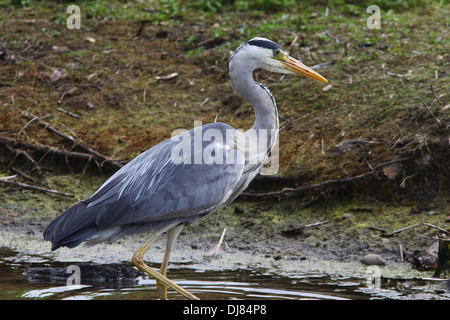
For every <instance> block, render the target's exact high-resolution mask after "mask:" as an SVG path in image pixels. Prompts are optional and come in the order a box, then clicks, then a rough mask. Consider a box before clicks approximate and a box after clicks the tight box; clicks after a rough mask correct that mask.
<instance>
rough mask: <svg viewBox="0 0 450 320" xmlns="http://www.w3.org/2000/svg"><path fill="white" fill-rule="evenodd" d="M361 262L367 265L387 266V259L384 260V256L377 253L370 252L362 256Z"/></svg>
mask: <svg viewBox="0 0 450 320" xmlns="http://www.w3.org/2000/svg"><path fill="white" fill-rule="evenodd" d="M359 261H361V263H363V264H365V265H367V266H385V265H386V264H387V263H386V260H384V259H383V258H382V257H380V256H379V255H377V254H368V255H365V256H364V257H362V258H361V260H359Z"/></svg>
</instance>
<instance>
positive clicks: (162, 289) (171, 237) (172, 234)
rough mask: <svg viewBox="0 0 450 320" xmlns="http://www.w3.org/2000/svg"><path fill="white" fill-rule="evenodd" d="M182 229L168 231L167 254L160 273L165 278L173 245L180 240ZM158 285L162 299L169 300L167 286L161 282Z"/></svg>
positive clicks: (178, 227) (179, 227)
mask: <svg viewBox="0 0 450 320" xmlns="http://www.w3.org/2000/svg"><path fill="white" fill-rule="evenodd" d="M182 229H183V225H179V226H176V227H175V228H172V229H170V230H168V231H167V243H166V252H165V253H164V259H163V262H162V264H161V270H160V272H159V273H160V274H161V275H163V276H166V273H167V267H168V266H169V259H170V254H171V252H172V248H173V244H174V243H175V240H176V239H177V238H178V235H179V234H180V232H181V230H182ZM156 285H157V287H158V291H159V297H160V299H161V300H167V286H166V285H165V284H163V283H161V282H160V281H156Z"/></svg>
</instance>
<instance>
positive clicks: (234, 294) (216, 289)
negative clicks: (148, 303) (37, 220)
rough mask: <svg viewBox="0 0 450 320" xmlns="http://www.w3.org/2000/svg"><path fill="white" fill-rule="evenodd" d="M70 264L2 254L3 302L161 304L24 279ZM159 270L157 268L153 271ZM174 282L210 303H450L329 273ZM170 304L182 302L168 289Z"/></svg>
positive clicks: (148, 282)
mask: <svg viewBox="0 0 450 320" xmlns="http://www.w3.org/2000/svg"><path fill="white" fill-rule="evenodd" d="M68 265H70V263H61V262H52V261H49V260H48V259H46V258H42V257H40V256H32V255H26V256H21V255H20V254H18V253H17V252H14V251H12V250H9V249H5V248H3V249H1V250H0V300H4V299H51V300H62V299H78V300H81V299H83V300H84V299H89V300H92V299H96V300H103V299H107V300H112V299H121V300H123V299H133V300H140V299H158V295H157V292H156V282H155V281H154V280H152V279H140V280H139V281H138V283H137V284H131V285H130V284H128V285H109V286H107V285H103V284H101V285H98V284H81V285H79V286H74V285H71V286H66V285H65V284H64V283H51V282H37V283H36V282H30V281H29V280H28V279H27V277H26V276H25V275H24V273H25V271H26V270H27V269H28V268H31V267H66V266H68ZM154 267H157V266H154ZM169 277H170V278H171V279H172V280H174V281H175V282H176V283H178V284H179V285H181V286H182V287H184V288H185V289H187V290H188V291H190V292H192V293H193V294H195V295H196V296H198V297H199V298H200V299H203V300H206V299H209V300H230V299H231V300H232V299H239V300H264V299H277V300H285V299H290V300H298V299H321V300H342V299H357V300H367V299H450V294H448V293H446V292H445V290H443V288H445V284H442V283H440V284H438V285H434V286H430V285H429V284H425V285H424V284H423V283H422V284H419V283H415V282H411V283H409V284H407V285H405V283H402V284H401V285H400V286H399V284H398V283H396V284H394V285H392V287H389V286H386V285H383V287H380V288H373V287H371V286H370V284H369V285H368V282H367V279H365V278H361V277H359V278H358V277H347V276H336V275H330V274H326V273H309V274H301V275H296V276H295V278H293V277H287V276H283V275H279V274H277V273H275V272H273V271H271V272H268V271H267V270H265V269H262V268H260V269H258V268H256V269H252V270H248V269H233V270H222V271H201V272H199V271H196V270H195V269H193V268H189V266H186V265H182V264H180V265H177V264H175V265H173V266H172V265H171V267H170V268H169ZM168 295H169V299H183V297H182V296H180V295H178V294H177V293H176V292H174V291H171V290H170V289H169V293H168Z"/></svg>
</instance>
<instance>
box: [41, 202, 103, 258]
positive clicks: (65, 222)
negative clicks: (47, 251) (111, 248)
mask: <svg viewBox="0 0 450 320" xmlns="http://www.w3.org/2000/svg"><path fill="white" fill-rule="evenodd" d="M89 211H91V210H89V208H88V206H87V204H86V203H84V202H83V201H80V202H77V203H75V204H74V205H73V206H71V207H70V208H69V209H67V210H66V211H65V212H64V213H63V214H62V215H61V216H59V217H58V218H56V219H55V220H53V221H52V222H51V223H50V224H49V225H48V226H47V228H45V230H44V233H43V235H44V240H47V241H51V242H52V251H54V250H56V249H58V248H59V247H68V248H74V247H76V246H78V245H79V244H80V243H82V242H83V241H84V240H86V239H87V238H89V237H90V236H92V235H93V234H94V233H96V232H97V230H98V226H97V225H96V223H95V218H94V216H93V215H91V214H89V213H90V212H89Z"/></svg>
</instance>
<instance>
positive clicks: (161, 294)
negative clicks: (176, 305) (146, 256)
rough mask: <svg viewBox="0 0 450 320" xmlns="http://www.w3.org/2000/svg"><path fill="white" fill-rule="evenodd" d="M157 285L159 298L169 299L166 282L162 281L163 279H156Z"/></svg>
mask: <svg viewBox="0 0 450 320" xmlns="http://www.w3.org/2000/svg"><path fill="white" fill-rule="evenodd" d="M156 287H157V288H158V292H159V299H161V300H168V299H167V286H166V285H165V284H164V283H161V281H158V280H156Z"/></svg>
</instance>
